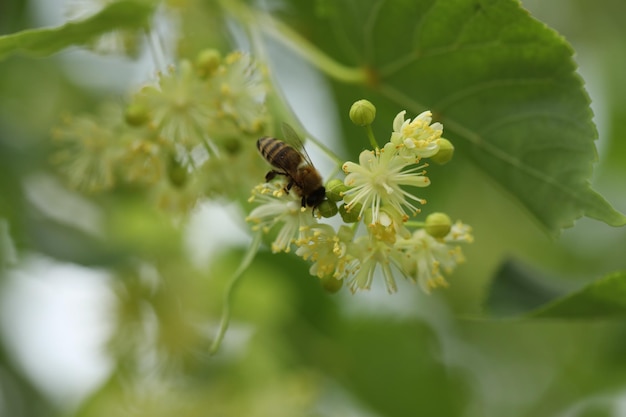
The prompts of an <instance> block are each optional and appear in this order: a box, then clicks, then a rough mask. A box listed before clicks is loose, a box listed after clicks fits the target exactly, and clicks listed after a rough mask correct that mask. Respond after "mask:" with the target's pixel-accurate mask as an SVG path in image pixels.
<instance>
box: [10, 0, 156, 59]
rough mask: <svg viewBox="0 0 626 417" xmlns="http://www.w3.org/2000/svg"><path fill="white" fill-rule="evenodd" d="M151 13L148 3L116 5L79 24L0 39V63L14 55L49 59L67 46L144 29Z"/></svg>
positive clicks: (21, 33)
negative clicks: (104, 34)
mask: <svg viewBox="0 0 626 417" xmlns="http://www.w3.org/2000/svg"><path fill="white" fill-rule="evenodd" d="M153 12H154V4H152V3H149V2H138V1H131V0H128V1H118V2H114V3H111V4H110V5H109V6H108V7H106V8H105V9H103V10H102V11H101V12H100V13H98V14H96V15H94V16H92V17H90V18H88V19H85V20H82V21H79V22H69V23H66V24H65V25H63V26H60V27H58V28H51V29H32V30H25V31H22V32H18V33H15V34H10V35H4V36H0V60H2V59H4V58H6V57H7V56H8V55H10V54H14V53H26V54H29V55H35V56H46V55H50V54H53V53H55V52H59V51H61V50H62V49H65V48H67V47H70V46H75V45H86V44H87V43H89V41H91V40H92V39H93V38H94V37H96V36H98V35H102V34H103V33H107V32H110V31H111V30H114V29H139V28H147V27H148V21H149V18H150V17H151V15H152V13H153Z"/></svg>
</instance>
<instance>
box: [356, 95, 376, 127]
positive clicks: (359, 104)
mask: <svg viewBox="0 0 626 417" xmlns="http://www.w3.org/2000/svg"><path fill="white" fill-rule="evenodd" d="M375 117H376V107H374V105H373V104H372V103H371V102H369V101H367V100H359V101H355V102H354V104H353V105H352V107H350V120H352V123H354V124H355V125H357V126H367V125H371V124H372V122H373V121H374V118H375Z"/></svg>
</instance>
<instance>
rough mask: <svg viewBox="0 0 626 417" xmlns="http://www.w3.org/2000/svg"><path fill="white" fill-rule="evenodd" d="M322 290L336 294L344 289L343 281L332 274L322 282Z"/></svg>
mask: <svg viewBox="0 0 626 417" xmlns="http://www.w3.org/2000/svg"><path fill="white" fill-rule="evenodd" d="M320 283H321V284H322V288H324V290H326V291H327V292H329V293H331V294H335V293H336V292H337V291H339V290H340V289H341V287H343V280H342V279H337V278H335V277H334V276H333V275H332V274H330V275H326V276H325V277H324V278H322V279H321V280H320Z"/></svg>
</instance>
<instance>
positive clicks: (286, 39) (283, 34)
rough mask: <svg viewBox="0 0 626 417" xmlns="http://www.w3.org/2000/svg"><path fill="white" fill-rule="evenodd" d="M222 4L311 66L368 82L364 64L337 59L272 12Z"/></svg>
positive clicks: (233, 3) (342, 78) (356, 81)
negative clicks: (351, 63) (359, 64)
mask: <svg viewBox="0 0 626 417" xmlns="http://www.w3.org/2000/svg"><path fill="white" fill-rule="evenodd" d="M220 4H221V5H222V7H223V8H224V9H225V10H227V11H228V12H229V13H230V14H231V15H233V16H234V17H235V18H236V19H237V20H240V21H241V22H242V23H244V26H245V25H249V26H253V25H254V26H256V27H257V28H259V29H260V30H262V31H263V32H265V33H267V34H268V35H270V36H272V37H274V38H275V39H276V40H278V41H280V42H282V43H283V44H284V45H285V46H287V47H288V48H289V49H291V50H292V51H293V52H295V53H296V54H298V55H299V56H300V57H302V58H303V59H304V60H306V61H307V62H308V63H310V64H311V65H313V66H315V67H317V68H318V69H319V70H320V71H322V72H324V73H325V74H326V75H328V76H329V77H331V78H334V79H335V80H338V81H343V82H346V83H353V84H365V83H367V81H368V72H367V70H366V68H364V67H349V66H346V65H343V64H340V63H339V62H337V61H335V60H334V59H332V58H331V57H329V56H328V55H326V54H325V53H324V52H322V50H320V49H319V48H317V47H316V46H315V45H313V44H312V43H311V42H309V41H308V40H306V39H305V38H304V37H302V36H301V35H300V34H299V33H298V32H296V31H295V30H293V29H292V28H291V27H289V26H288V25H286V24H284V23H283V22H281V21H280V20H278V19H275V18H274V17H272V16H271V15H270V14H268V13H263V12H260V11H257V10H253V9H252V8H250V7H248V6H247V5H246V4H244V3H243V2H239V1H233V0H228V1H227V0H222V1H220Z"/></svg>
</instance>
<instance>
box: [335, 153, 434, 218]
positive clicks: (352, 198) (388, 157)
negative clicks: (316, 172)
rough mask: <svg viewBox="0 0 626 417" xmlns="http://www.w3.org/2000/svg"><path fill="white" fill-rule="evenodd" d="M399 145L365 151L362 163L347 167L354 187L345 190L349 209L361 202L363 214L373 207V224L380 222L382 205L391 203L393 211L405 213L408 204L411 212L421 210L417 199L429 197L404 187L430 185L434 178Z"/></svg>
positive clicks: (349, 178)
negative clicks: (399, 147) (400, 150)
mask: <svg viewBox="0 0 626 417" xmlns="http://www.w3.org/2000/svg"><path fill="white" fill-rule="evenodd" d="M397 150H398V148H397V147H396V145H394V144H393V143H387V144H386V145H385V146H384V148H383V149H381V150H376V151H369V150H366V151H363V152H361V154H360V155H359V163H358V164H356V163H354V162H346V163H345V164H344V165H343V170H344V172H345V173H346V174H348V175H347V176H346V178H345V180H344V183H345V185H346V186H348V187H349V188H350V189H349V190H347V191H345V192H344V201H345V202H346V209H348V210H350V209H351V208H352V207H354V206H355V205H357V204H361V205H362V208H361V212H360V213H359V216H362V215H363V212H364V211H365V209H366V208H371V209H372V223H377V222H378V219H379V216H380V210H381V208H382V207H385V206H389V207H390V208H392V209H393V210H395V211H397V212H399V213H404V207H406V208H407V209H408V210H409V211H410V213H411V215H415V214H417V213H419V211H420V209H419V208H417V207H416V206H415V205H414V204H413V202H416V203H419V204H424V203H425V200H423V199H421V198H419V197H416V196H414V195H413V194H411V193H409V192H408V191H405V190H404V189H402V187H401V186H403V185H408V186H413V187H426V186H428V185H430V180H429V179H428V177H425V176H424V174H426V171H424V170H423V168H425V167H426V166H427V164H422V165H417V166H413V167H411V168H409V169H406V168H407V167H408V166H410V165H413V163H410V162H407V160H406V159H404V158H402V157H400V155H399V154H398V152H397Z"/></svg>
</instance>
